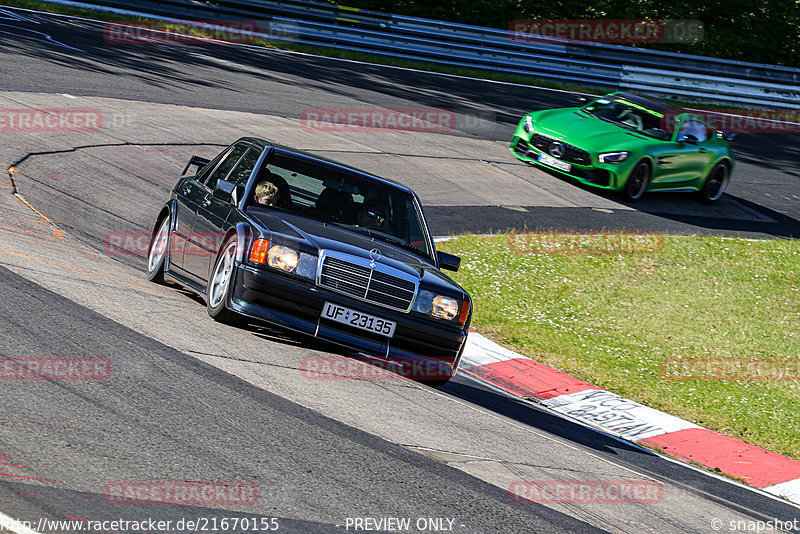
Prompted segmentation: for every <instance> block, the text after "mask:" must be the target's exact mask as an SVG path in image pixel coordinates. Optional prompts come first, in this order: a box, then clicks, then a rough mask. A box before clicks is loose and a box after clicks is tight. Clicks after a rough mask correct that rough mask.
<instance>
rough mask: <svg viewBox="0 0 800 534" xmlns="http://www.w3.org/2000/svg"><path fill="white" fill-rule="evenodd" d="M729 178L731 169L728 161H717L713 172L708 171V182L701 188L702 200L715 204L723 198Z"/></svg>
mask: <svg viewBox="0 0 800 534" xmlns="http://www.w3.org/2000/svg"><path fill="white" fill-rule="evenodd" d="M728 178H730V169H729V168H728V165H727V164H726V163H717V164H716V165H714V168H713V169H711V172H709V173H708V177H707V178H706V182H705V183H704V184H703V188H702V189H701V190H700V200H702V201H703V202H705V203H706V204H713V203H714V202H716V201H717V200H719V199H721V198H722V195H723V194H725V188H726V187H727V186H728Z"/></svg>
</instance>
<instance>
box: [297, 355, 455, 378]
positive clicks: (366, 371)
mask: <svg viewBox="0 0 800 534" xmlns="http://www.w3.org/2000/svg"><path fill="white" fill-rule="evenodd" d="M300 374H301V376H302V377H303V378H305V379H307V380H402V379H404V378H410V379H412V380H442V379H445V378H449V377H450V375H451V368H450V366H449V365H447V364H444V363H439V362H435V361H419V360H413V361H388V360H372V359H370V360H367V359H359V358H356V357H355V356H354V357H345V356H332V355H331V356H308V357H306V358H303V359H302V360H301V362H300Z"/></svg>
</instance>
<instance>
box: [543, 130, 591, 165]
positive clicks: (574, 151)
mask: <svg viewBox="0 0 800 534" xmlns="http://www.w3.org/2000/svg"><path fill="white" fill-rule="evenodd" d="M553 143H561V144H562V145H564V155H562V156H561V158H560V159H562V160H563V161H568V162H570V163H577V164H578V165H590V164H591V161H592V160H591V158H590V157H589V153H588V152H586V151H585V150H583V149H581V148H578V147H576V146H574V145H570V144H568V143H564V142H563V141H559V140H558V139H554V138H552V137H548V136H546V135H542V134H538V133H537V134H533V135H532V136H531V141H530V144H531V146H534V147H536V148H538V149H539V150H541V151H542V152H544V153H546V154H549V153H550V146H551V145H552V144H553Z"/></svg>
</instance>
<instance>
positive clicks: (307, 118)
mask: <svg viewBox="0 0 800 534" xmlns="http://www.w3.org/2000/svg"><path fill="white" fill-rule="evenodd" d="M300 125H301V127H302V128H303V130H306V131H310V132H318V131H323V132H334V131H347V132H355V131H377V130H404V131H411V132H451V131H453V129H455V127H456V114H455V112H453V111H451V110H448V109H438V108H403V109H388V108H363V109H347V108H331V109H313V108H308V109H304V110H303V111H302V112H301V113H300Z"/></svg>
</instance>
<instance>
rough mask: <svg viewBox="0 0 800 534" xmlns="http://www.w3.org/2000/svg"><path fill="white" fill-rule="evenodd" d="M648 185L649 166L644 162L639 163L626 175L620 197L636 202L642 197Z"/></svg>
mask: <svg viewBox="0 0 800 534" xmlns="http://www.w3.org/2000/svg"><path fill="white" fill-rule="evenodd" d="M648 183H650V165H649V164H648V163H647V162H646V161H640V162H639V163H637V164H636V167H634V168H633V170H632V171H631V173H630V174H629V175H628V181H627V182H625V188H624V189H623V190H622V196H623V197H624V198H625V200H628V201H630V202H636V201H637V200H639V199H640V198H642V195H644V192H645V190H646V189H647V184H648Z"/></svg>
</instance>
